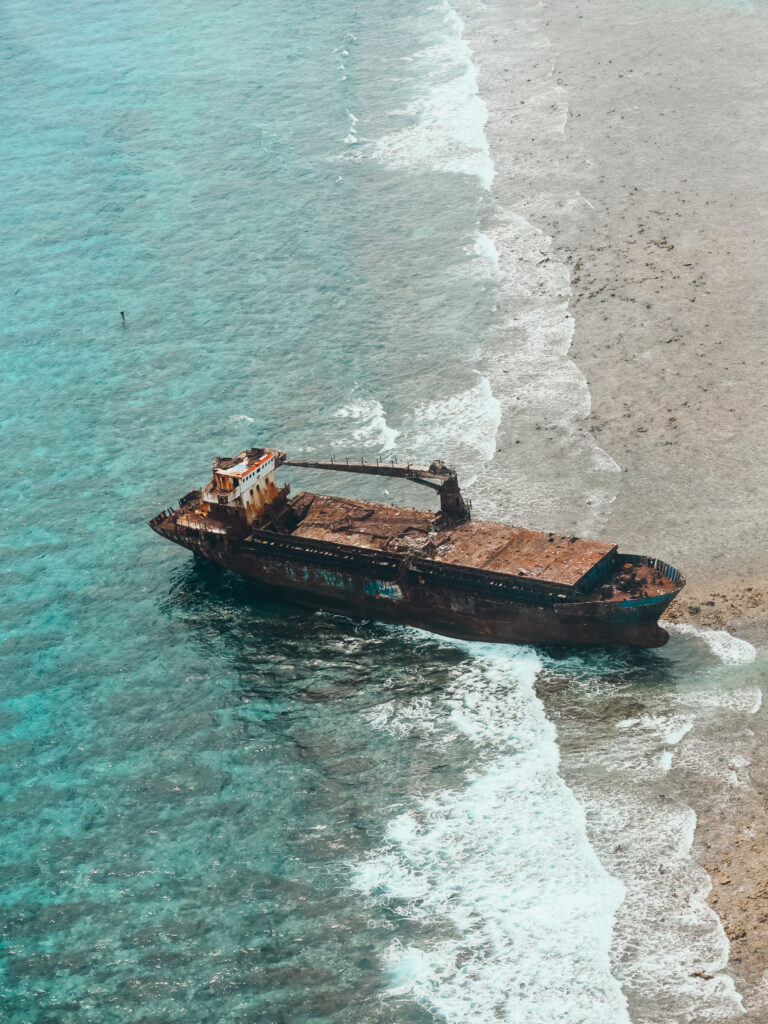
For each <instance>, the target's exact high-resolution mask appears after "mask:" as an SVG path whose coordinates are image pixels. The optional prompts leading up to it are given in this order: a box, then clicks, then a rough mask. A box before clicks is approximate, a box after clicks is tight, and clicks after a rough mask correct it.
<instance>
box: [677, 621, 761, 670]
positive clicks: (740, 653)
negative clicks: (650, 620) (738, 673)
mask: <svg viewBox="0 0 768 1024" xmlns="http://www.w3.org/2000/svg"><path fill="white" fill-rule="evenodd" d="M664 628H665V629H669V630H672V631H673V632H675V633H680V634H681V635H682V636H697V637H699V638H700V639H701V640H703V641H704V643H705V644H706V645H707V647H708V648H709V649H710V651H712V653H713V654H714V655H715V657H716V658H719V659H720V660H721V661H722V662H723V663H724V664H725V665H749V664H751V663H752V662H753V661H754V660H755V658H756V657H757V651H756V650H755V648H754V647H753V646H752V644H751V643H749V641H747V640H742V639H741V638H740V637H738V636H733V635H732V634H731V633H727V632H726V631H725V630H724V629H699V628H697V627H696V626H691V625H690V624H689V623H687V622H664Z"/></svg>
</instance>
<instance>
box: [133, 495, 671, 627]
mask: <svg viewBox="0 0 768 1024" xmlns="http://www.w3.org/2000/svg"><path fill="white" fill-rule="evenodd" d="M151 525H152V528H153V529H154V530H155V531H156V532H157V533H158V534H160V535H161V536H164V537H166V538H167V539H169V540H172V541H174V542H175V543H177V544H180V545H182V546H183V547H186V548H188V549H189V550H190V551H193V552H195V554H197V555H198V556H200V557H202V558H205V559H207V560H209V561H211V562H215V563H217V564H219V565H221V566H223V567H224V568H227V569H230V570H232V571H234V572H236V573H238V574H240V575H242V576H244V577H247V578H248V579H250V580H252V581H253V582H254V583H255V584H256V585H257V586H258V587H259V588H260V589H261V590H262V591H264V592H265V593H266V594H269V595H273V596H275V597H278V598H280V599H284V600H288V601H292V602H295V603H298V604H301V605H304V606H306V607H310V608H316V609H324V610H327V611H331V612H335V613H338V614H342V615H347V616H350V617H353V618H357V619H376V620H379V621H384V622H391V623H398V624H403V625H409V626H415V627H417V628H421V629H425V630H429V631H432V632H436V633H440V634H443V635H446V636H451V637H456V638H459V639H464V640H475V641H486V642H494V643H510V644H537V645H542V646H544V645H568V646H571V645H593V646H606V645H617V644H620V645H630V646H637V647H660V646H662V645H663V644H664V643H666V641H667V639H668V634H667V633H666V631H665V630H664V629H663V628H661V627H660V626H659V625H658V621H657V620H658V618H659V616H660V615H661V614H662V613H663V611H664V609H665V608H666V607H667V605H668V604H669V603H670V601H671V600H672V599H673V597H674V596H675V593H676V592H677V589H679V587H678V586H677V584H678V583H679V585H680V586H681V585H682V582H680V581H681V579H682V578H681V577H680V576H679V573H677V571H676V570H674V569H673V568H672V567H671V566H667V565H666V564H665V563H663V562H660V561H658V560H656V559H647V558H644V557H643V556H631V555H630V556H627V555H622V556H620V558H621V560H622V563H623V564H624V565H625V567H626V565H627V564H632V565H633V566H636V567H638V569H640V570H643V569H644V568H645V567H647V568H648V570H649V571H653V572H654V573H655V574H657V575H659V574H661V575H662V576H665V577H667V578H670V579H672V580H673V581H674V583H675V585H676V586H675V589H674V590H673V591H671V592H667V593H664V594H660V595H656V596H651V597H647V596H646V597H637V598H632V597H629V598H627V597H622V598H621V599H617V600H614V601H610V600H600V599H596V598H595V597H594V596H592V597H591V598H590V597H589V596H587V597H585V599H583V600H578V599H577V600H574V599H569V600H558V599H556V598H554V597H552V596H551V595H546V594H541V593H539V594H537V593H535V592H531V591H530V590H528V589H527V588H524V587H523V588H521V587H520V586H518V585H516V584H514V583H511V582H509V581H507V580H504V579H494V578H493V576H494V574H489V573H483V574H479V573H473V572H471V571H467V570H461V569H459V568H457V567H446V566H440V565H436V564H435V563H434V562H431V561H430V560H429V559H419V558H407V557H406V558H403V557H398V556H392V555H388V554H385V553H381V552H370V553H368V552H363V551H360V550H359V549H355V548H350V547H348V546H345V545H335V544H327V543H326V544H323V543H320V542H317V541H315V542H312V543H309V542H306V541H303V540H300V539H298V538H293V537H290V536H285V535H280V534H276V533H274V532H272V531H267V530H258V529H257V530H253V531H252V532H251V533H250V534H249V535H248V536H246V537H242V538H233V537H231V536H230V535H229V533H228V532H227V531H224V530H222V531H219V532H217V531H216V530H215V529H213V530H210V531H209V530H206V531H201V530H199V529H189V528H187V527H185V526H183V525H182V524H181V523H180V522H179V521H178V518H177V517H175V516H174V515H172V514H171V515H161V516H159V517H156V518H155V519H154V520H152V522H151Z"/></svg>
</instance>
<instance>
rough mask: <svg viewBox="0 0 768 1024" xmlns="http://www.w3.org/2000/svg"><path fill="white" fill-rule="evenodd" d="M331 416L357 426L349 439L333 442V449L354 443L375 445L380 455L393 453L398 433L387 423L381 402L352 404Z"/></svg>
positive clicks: (370, 401)
mask: <svg viewBox="0 0 768 1024" xmlns="http://www.w3.org/2000/svg"><path fill="white" fill-rule="evenodd" d="M333 415H334V416H335V417H337V418H338V419H350V420H352V421H353V422H355V423H356V424H358V425H357V426H356V427H355V429H354V430H353V431H352V434H351V438H349V437H347V438H339V439H338V440H336V441H334V442H333V446H334V447H336V448H338V447H348V446H349V445H350V444H351V443H352V442H353V441H354V442H357V443H358V444H362V445H366V446H367V445H376V446H377V447H378V451H379V452H380V453H381V454H383V453H385V452H386V453H389V452H392V451H394V447H395V442H396V441H397V439H398V437H399V436H400V431H399V430H395V429H394V428H393V427H390V426H389V424H388V423H387V417H386V414H385V412H384V408H383V406H382V404H381V402H377V401H375V400H369V401H360V402H354V403H351V404H350V405H345V406H343V407H342V408H341V409H337V410H336V412H335V413H334V414H333Z"/></svg>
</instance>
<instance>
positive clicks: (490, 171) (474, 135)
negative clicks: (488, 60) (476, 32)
mask: <svg viewBox="0 0 768 1024" xmlns="http://www.w3.org/2000/svg"><path fill="white" fill-rule="evenodd" d="M435 14H437V15H438V17H439V18H440V21H441V23H442V31H441V33H440V35H441V38H440V41H439V42H437V43H435V44H434V45H432V46H429V47H427V48H426V49H423V50H420V51H418V52H417V53H415V54H413V55H412V57H410V58H408V59H409V60H412V61H414V62H415V63H416V64H417V66H418V67H419V68H420V70H421V72H422V76H423V81H424V82H425V83H426V88H425V91H424V92H423V94H422V95H419V96H417V97H416V98H415V99H414V100H413V101H412V102H410V103H408V104H407V105H406V106H405V107H404V108H403V109H400V110H393V111H391V116H393V117H401V116H403V115H405V116H406V117H407V118H408V119H409V121H410V124H408V125H407V126H406V127H404V128H400V129H398V130H397V131H394V132H390V133H388V134H385V135H384V136H383V137H382V138H380V139H378V140H377V141H375V142H372V143H370V147H369V150H368V155H369V156H370V157H371V158H373V159H375V160H380V161H381V162H382V163H386V164H388V165H389V166H391V167H411V168H420V169H424V170H435V171H447V172H450V173H454V174H470V175H475V176H476V177H477V178H478V179H479V181H480V183H481V185H482V186H483V188H484V189H490V187H491V184H492V183H493V176H494V167H493V161H492V160H491V155H490V151H489V149H488V141H487V139H486V137H485V131H484V125H485V121H486V118H487V110H486V106H485V103H484V102H483V100H482V99H481V97H480V94H479V91H478V86H477V71H476V69H475V65H474V64H473V62H472V50H471V48H470V46H469V43H468V42H467V41H466V39H465V38H464V34H463V33H464V23H463V21H462V20H461V18H460V17H459V15H458V14H457V13H456V11H455V10H454V9H453V8H452V7H451V6H450V5H449V4H448V3H447V2H445V0H442V2H441V3H438V4H437V5H435V7H433V8H431V10H430V15H431V16H432V17H434V15H435Z"/></svg>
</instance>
